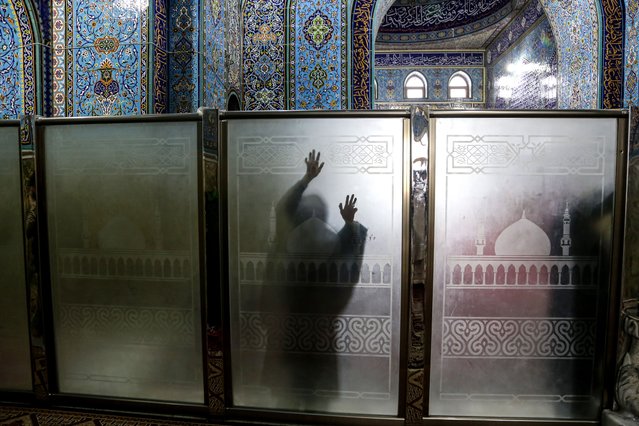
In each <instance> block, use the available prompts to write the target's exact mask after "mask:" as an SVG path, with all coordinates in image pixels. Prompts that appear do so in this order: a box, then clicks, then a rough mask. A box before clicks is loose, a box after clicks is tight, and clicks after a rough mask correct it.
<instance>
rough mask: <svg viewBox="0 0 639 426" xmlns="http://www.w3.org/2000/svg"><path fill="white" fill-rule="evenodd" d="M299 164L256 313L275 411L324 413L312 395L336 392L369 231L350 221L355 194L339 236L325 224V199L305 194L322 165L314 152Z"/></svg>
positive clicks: (343, 210) (280, 207) (279, 216)
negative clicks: (341, 346) (342, 341)
mask: <svg viewBox="0 0 639 426" xmlns="http://www.w3.org/2000/svg"><path fill="white" fill-rule="evenodd" d="M304 161H305V163H306V173H305V174H304V176H303V177H302V179H300V180H299V181H297V182H296V183H295V184H294V185H293V186H292V187H291V188H290V189H289V190H288V191H286V193H285V194H284V195H283V196H282V198H281V199H280V200H279V202H278V203H277V204H276V206H275V223H276V227H275V229H276V232H275V236H274V239H273V241H272V242H271V244H272V250H271V253H270V255H269V257H270V259H269V261H268V262H267V265H268V266H267V270H266V281H265V289H266V293H265V294H267V296H266V297H263V298H262V307H261V309H262V312H263V319H262V324H263V326H264V327H265V330H266V339H267V342H266V346H267V349H266V354H265V359H264V365H263V374H262V384H263V385H264V386H266V387H268V388H270V390H271V396H273V397H274V399H273V404H275V407H273V408H284V409H298V410H313V411H323V410H325V409H326V404H327V403H328V402H329V399H328V398H326V397H318V395H317V392H316V391H318V390H319V391H338V390H340V389H339V380H338V362H337V361H338V360H337V353H336V352H337V351H338V340H339V338H340V335H339V333H341V332H343V331H344V330H343V323H341V322H340V314H341V313H342V312H343V310H344V308H345V307H346V305H347V304H348V302H349V300H350V298H351V294H352V291H353V287H354V285H355V284H356V283H357V282H358V281H359V273H360V268H361V261H362V255H363V253H364V246H365V241H366V234H367V229H366V227H364V226H363V225H362V224H360V223H359V222H357V221H356V220H355V214H356V213H357V210H358V209H357V207H356V206H355V205H356V203H357V198H356V197H355V194H351V195H347V196H346V198H345V201H344V203H339V211H340V215H341V217H342V219H343V220H344V225H343V227H342V228H341V229H340V230H339V232H335V230H334V229H333V228H332V227H331V226H330V225H328V224H327V223H326V218H327V207H326V203H325V202H324V200H323V199H322V197H320V196H319V195H304V192H305V191H306V189H307V188H308V186H309V184H310V183H311V182H312V181H313V180H314V179H315V178H317V177H318V176H319V175H320V173H321V171H322V169H323V167H324V163H322V162H320V153H319V152H317V154H316V153H315V150H313V151H311V152H310V153H309V154H308V157H307V158H305V160H304ZM300 264H303V265H304V268H303V271H304V272H303V273H300V272H299V270H298V269H297V266H299V265H300ZM276 265H277V266H276ZM284 265H286V266H284ZM290 265H293V269H292V270H291V268H289V266H290ZM291 271H292V272H291ZM302 283H307V284H310V285H299V284H302ZM291 284H293V285H291ZM295 284H298V285H295ZM309 300H312V303H311V304H309Z"/></svg>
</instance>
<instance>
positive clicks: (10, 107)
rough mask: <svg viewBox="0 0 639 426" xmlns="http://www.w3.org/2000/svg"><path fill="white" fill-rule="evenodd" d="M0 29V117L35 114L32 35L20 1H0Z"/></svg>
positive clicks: (30, 25) (24, 8) (23, 4)
mask: <svg viewBox="0 0 639 426" xmlns="http://www.w3.org/2000/svg"><path fill="white" fill-rule="evenodd" d="M27 1H28V0H27ZM0 28H1V29H2V31H0V81H2V84H1V85H0V118H18V116H19V115H21V114H35V112H36V76H35V44H34V43H35V34H34V27H33V22H32V20H31V19H30V14H29V11H28V10H27V5H26V4H25V1H24V0H0Z"/></svg>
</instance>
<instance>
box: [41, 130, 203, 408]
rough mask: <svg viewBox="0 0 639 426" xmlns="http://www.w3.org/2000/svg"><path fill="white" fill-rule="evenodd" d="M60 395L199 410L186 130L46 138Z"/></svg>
mask: <svg viewBox="0 0 639 426" xmlns="http://www.w3.org/2000/svg"><path fill="white" fill-rule="evenodd" d="M45 144H46V145H45V146H46V150H45V152H46V189H47V210H48V223H49V250H50V259H51V265H50V267H51V279H52V292H53V311H54V332H55V339H56V340H55V346H56V355H57V361H58V375H59V377H58V381H59V385H60V391H61V392H63V393H77V394H90V395H100V396H117V397H129V398H141V399H150V400H165V401H179V402H194V403H202V402H204V385H203V373H202V368H203V365H202V343H201V342H202V333H201V325H200V324H201V314H200V274H199V238H198V195H197V188H198V183H197V175H198V173H197V162H198V158H197V126H196V123H187V122H179V123H128V124H115V125H113V124H111V125H106V124H81V125H69V126H62V125H54V126H48V127H46V128H45Z"/></svg>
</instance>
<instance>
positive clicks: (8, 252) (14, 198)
mask: <svg viewBox="0 0 639 426" xmlns="http://www.w3.org/2000/svg"><path fill="white" fill-rule="evenodd" d="M18 129H19V128H18V127H17V126H16V127H0V205H2V209H0V271H1V272H0V312H1V313H2V314H1V317H2V321H0V360H2V362H0V389H2V390H31V387H32V386H31V355H30V351H29V326H28V320H27V316H28V313H27V290H26V280H25V269H24V242H23V233H22V196H21V189H20V154H19V150H18V148H19V145H18Z"/></svg>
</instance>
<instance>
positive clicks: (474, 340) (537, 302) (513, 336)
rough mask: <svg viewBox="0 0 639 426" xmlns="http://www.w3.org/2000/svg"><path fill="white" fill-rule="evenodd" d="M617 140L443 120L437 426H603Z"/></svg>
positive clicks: (555, 122) (583, 130)
mask: <svg viewBox="0 0 639 426" xmlns="http://www.w3.org/2000/svg"><path fill="white" fill-rule="evenodd" d="M616 128H617V122H616V120H615V119H592V118H590V119H577V118H553V119H549V118H516V119H515V118H501V119H499V118H473V119H472V120H468V119H465V118H442V119H437V120H436V142H435V143H436V157H435V185H436V189H435V191H436V192H435V194H436V195H435V224H434V226H435V232H434V236H433V241H434V244H435V246H434V266H433V274H434V284H433V287H434V296H433V297H434V299H433V326H432V327H433V328H432V336H433V337H432V352H431V363H432V365H431V381H430V405H429V407H430V413H429V414H431V415H468V416H491V417H495V416H510V417H538V418H591V419H595V418H596V417H597V415H598V412H599V409H600V398H601V392H602V389H601V381H600V379H601V377H600V376H599V372H600V370H599V369H598V368H597V365H598V362H599V361H600V360H601V358H600V353H599V352H598V351H599V349H598V348H601V347H602V341H603V340H602V337H603V336H602V330H601V329H599V327H598V325H599V326H600V325H601V324H604V323H605V319H604V318H603V316H602V313H601V312H602V310H601V309H600V307H601V304H602V301H603V303H604V304H605V303H606V295H607V292H608V290H609V288H610V283H609V281H608V271H609V268H610V259H609V254H610V238H609V237H610V232H611V228H612V220H613V218H612V210H611V209H612V205H613V197H614V181H615V176H614V174H615V152H616V143H617V134H616ZM604 312H605V310H604Z"/></svg>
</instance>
